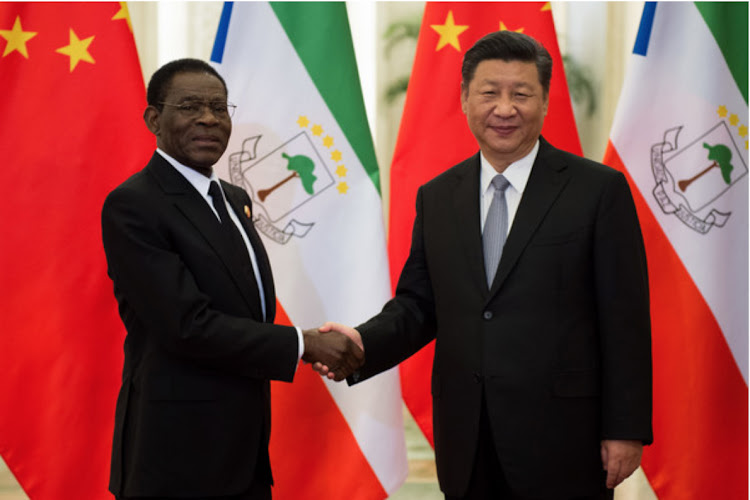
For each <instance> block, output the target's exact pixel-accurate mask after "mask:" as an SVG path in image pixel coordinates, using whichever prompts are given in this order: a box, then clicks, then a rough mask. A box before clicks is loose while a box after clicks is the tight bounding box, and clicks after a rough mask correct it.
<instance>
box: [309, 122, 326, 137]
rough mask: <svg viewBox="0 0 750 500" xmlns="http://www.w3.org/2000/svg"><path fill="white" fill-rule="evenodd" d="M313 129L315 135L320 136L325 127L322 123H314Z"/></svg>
mask: <svg viewBox="0 0 750 500" xmlns="http://www.w3.org/2000/svg"><path fill="white" fill-rule="evenodd" d="M311 131H312V134H313V135H315V136H318V135H321V134H322V133H323V127H321V126H320V125H313V127H312V129H311Z"/></svg>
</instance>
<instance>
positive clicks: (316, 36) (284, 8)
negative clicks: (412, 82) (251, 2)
mask: <svg viewBox="0 0 750 500" xmlns="http://www.w3.org/2000/svg"><path fill="white" fill-rule="evenodd" d="M271 7H272V8H273V11H274V12H275V13H276V17H278V19H279V21H280V22H281V25H282V26H283V27H284V31H286V34H287V36H288V37H289V40H290V41H291V42H292V45H293V46H294V49H295V50H296V51H297V54H298V55H299V58H300V60H301V61H302V64H304V66H305V68H306V69H307V72H308V73H309V75H310V78H311V79H312V81H313V82H314V83H315V86H316V87H317V89H318V92H319V93H320V95H321V97H323V101H325V103H326V105H327V106H328V109H330V110H331V113H332V114H333V116H334V118H335V119H336V121H337V122H338V124H339V126H340V127H341V130H343V132H344V135H345V136H346V139H347V140H348V141H349V143H350V144H351V145H352V148H354V151H355V153H356V154H357V157H358V158H359V161H360V163H361V164H362V166H363V167H364V169H365V171H366V172H367V175H368V176H369V177H370V179H371V180H372V182H373V184H375V189H377V190H378V193H380V173H379V171H378V164H377V160H376V159H375V149H374V147H373V143H372V136H371V135H370V129H369V126H368V124H367V115H366V113H365V104H364V100H363V99H362V90H361V87H360V83H359V72H358V71H357V65H356V58H355V56H354V45H353V44H352V38H351V32H350V30H349V18H348V17H347V14H346V5H345V4H344V3H343V2H271Z"/></svg>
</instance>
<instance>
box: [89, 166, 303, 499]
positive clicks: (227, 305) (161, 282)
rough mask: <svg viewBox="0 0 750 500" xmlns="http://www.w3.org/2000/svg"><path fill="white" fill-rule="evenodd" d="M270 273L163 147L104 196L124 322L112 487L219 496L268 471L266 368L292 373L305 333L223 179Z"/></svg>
mask: <svg viewBox="0 0 750 500" xmlns="http://www.w3.org/2000/svg"><path fill="white" fill-rule="evenodd" d="M222 187H223V189H224V192H225V194H226V196H227V199H228V201H229V203H230V204H231V205H232V208H233V209H234V210H235V212H236V214H237V216H238V218H239V219H240V220H241V221H242V224H243V226H244V229H245V232H246V233H247V234H248V236H249V238H250V240H251V242H252V244H253V247H254V250H255V253H256V256H257V258H258V265H259V268H260V274H261V277H262V281H263V285H264V292H265V299H266V304H267V309H268V314H267V317H266V319H265V321H263V315H262V311H261V310H260V304H259V301H258V292H257V285H256V283H255V280H254V278H252V277H249V278H248V277H246V276H245V277H243V276H242V273H241V271H240V268H241V264H240V263H239V262H236V259H237V255H238V254H237V252H238V251H241V249H237V248H229V247H228V246H224V245H223V243H222V242H223V241H224V239H223V238H222V237H221V235H220V233H219V231H220V229H219V227H220V226H219V221H218V219H217V218H216V216H215V215H214V213H213V212H212V211H211V208H210V207H209V206H208V204H207V203H206V201H205V199H203V198H202V197H201V195H200V194H199V193H198V192H197V191H196V190H195V188H194V187H193V186H192V185H191V184H190V183H189V182H188V181H187V180H186V179H185V178H184V177H183V176H182V175H181V174H180V173H179V172H177V170H176V169H174V168H173V167H172V166H171V165H169V163H168V162H167V161H166V160H164V158H162V157H161V156H160V155H159V154H154V156H153V157H152V159H151V161H150V162H149V164H148V165H147V166H146V167H145V168H144V169H143V170H142V171H140V172H138V173H136V174H135V175H133V176H132V177H131V178H129V179H128V180H127V181H125V182H124V183H123V184H122V185H120V186H119V187H117V188H116V189H115V190H114V191H112V192H111V193H110V194H109V196H108V197H107V199H106V201H105V203H104V208H103V210H102V232H103V240H104V249H105V252H106V255H107V263H108V269H109V271H108V272H109V275H110V277H111V278H112V281H113V282H114V291H115V296H116V298H117V301H118V304H119V311H120V316H121V318H122V321H123V323H124V324H125V327H126V329H127V337H126V339H125V362H124V368H123V375H122V388H121V390H120V394H119V397H118V400H117V409H116V415H115V433H114V444H113V449H112V470H111V476H110V491H112V493H114V494H115V495H117V496H127V497H131V496H132V497H135V496H170V497H172V496H174V497H178V496H193V497H201V496H220V495H231V494H238V493H241V492H244V491H246V490H247V489H248V488H249V486H250V482H251V481H252V480H253V477H257V478H258V479H259V480H262V481H268V482H269V484H270V483H271V482H272V479H271V472H270V465H269V462H268V439H269V432H270V392H269V379H275V380H285V381H291V380H292V378H293V376H294V371H295V367H296V364H297V348H298V345H297V344H298V340H297V334H296V332H295V330H294V329H293V328H290V327H283V326H275V325H272V324H271V323H272V322H273V319H274V312H275V302H276V298H275V295H274V288H273V277H272V275H271V269H270V266H269V263H268V258H267V255H266V253H265V250H264V249H263V245H262V243H261V241H260V238H259V237H258V234H257V233H256V232H255V229H254V228H253V225H252V221H251V220H250V219H249V218H248V217H247V216H246V215H245V213H244V206H248V207H250V206H251V202H250V199H249V197H248V195H247V193H245V191H243V190H242V189H240V188H238V187H235V186H232V185H230V184H227V183H224V182H222Z"/></svg>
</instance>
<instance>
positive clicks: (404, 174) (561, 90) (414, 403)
mask: <svg viewBox="0 0 750 500" xmlns="http://www.w3.org/2000/svg"><path fill="white" fill-rule="evenodd" d="M506 29H507V30H511V31H521V32H523V33H525V34H527V35H530V36H532V37H534V38H536V39H537V40H538V41H539V42H540V43H542V45H544V46H545V48H546V49H547V50H548V51H549V53H550V55H551V56H552V61H553V70H552V82H551V85H550V103H549V111H548V113H547V118H546V119H545V122H544V128H543V129H542V134H543V135H544V137H545V138H546V139H547V140H548V141H550V142H551V143H552V144H553V145H554V146H556V147H559V148H561V149H565V150H567V151H570V152H572V153H575V154H579V155H580V154H581V146H580V142H579V140H578V132H577V130H576V126H575V120H574V118H573V110H572V107H571V104H570V97H569V95H568V86H567V83H566V81H565V73H564V70H563V65H562V58H561V57H560V50H559V48H558V45H557V35H556V34H555V26H554V22H553V20H552V11H551V10H550V5H549V3H542V2H530V3H526V2H523V3H515V2H501V3H500V2H499V3H489V2H481V3H468V2H447V3H443V2H439V3H428V4H427V6H426V8H425V13H424V17H423V19H422V27H421V29H420V31H419V41H418V43H417V53H416V57H415V60H414V68H413V70H412V75H411V79H410V81H409V89H408V91H407V94H406V105H405V108H404V115H403V118H402V120H401V128H400V130H399V135H398V141H397V143H396V150H395V152H394V155H393V163H392V165H391V191H390V192H391V196H390V198H391V206H390V225H389V228H390V229H389V230H390V234H389V239H388V254H389V257H390V266H391V282H392V283H393V284H394V286H395V284H396V283H397V282H398V277H399V274H400V273H401V268H402V267H403V265H404V262H406V257H407V256H408V253H409V247H410V244H411V229H412V224H413V223H414V216H415V201H416V195H417V188H419V186H421V185H422V184H424V183H425V182H427V181H428V180H430V179H432V178H433V177H435V176H436V175H438V174H439V173H441V172H443V171H445V170H447V169H448V168H450V167H451V166H453V165H455V164H456V163H458V162H459V161H461V160H464V159H465V158H467V157H469V156H471V155H472V154H474V153H476V152H477V151H478V149H479V146H478V145H477V142H476V140H475V139H474V136H472V135H471V132H470V131H469V127H468V125H467V124H466V118H465V116H464V114H463V112H462V111H461V99H460V97H461V62H462V60H463V56H464V53H465V52H466V50H467V49H469V48H470V47H471V46H472V45H473V44H474V42H476V41H477V40H479V39H480V38H481V37H483V36H484V35H486V34H488V33H490V32H493V31H498V30H506ZM433 355H434V345H433V344H430V345H428V346H427V347H425V348H424V349H422V350H421V351H420V352H418V353H417V354H415V355H414V356H412V357H411V358H410V359H408V360H407V361H406V362H404V363H402V364H401V367H400V370H401V389H402V393H403V398H404V401H405V402H406V405H407V406H408V407H409V410H410V411H411V413H412V415H413V416H414V419H415V420H416V422H417V424H418V425H419V427H420V428H421V429H422V432H423V433H424V434H425V436H426V437H427V439H428V440H429V441H430V443H432V442H433V440H432V401H431V397H430V376H431V373H432V358H433Z"/></svg>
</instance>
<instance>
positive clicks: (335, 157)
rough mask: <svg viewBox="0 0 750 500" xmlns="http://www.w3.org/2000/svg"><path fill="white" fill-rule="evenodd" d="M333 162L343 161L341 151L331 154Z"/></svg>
mask: <svg viewBox="0 0 750 500" xmlns="http://www.w3.org/2000/svg"><path fill="white" fill-rule="evenodd" d="M331 160H333V161H341V151H339V150H338V149H336V150H335V151H332V152H331Z"/></svg>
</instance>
